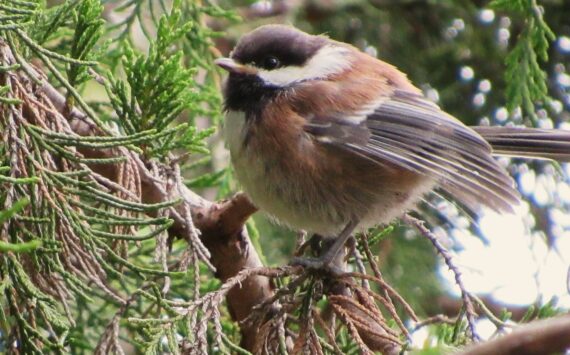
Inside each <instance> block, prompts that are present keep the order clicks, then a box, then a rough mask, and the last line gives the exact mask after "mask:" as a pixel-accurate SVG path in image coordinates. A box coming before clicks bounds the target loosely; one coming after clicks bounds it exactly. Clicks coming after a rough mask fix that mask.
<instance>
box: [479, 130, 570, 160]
mask: <svg viewBox="0 0 570 355" xmlns="http://www.w3.org/2000/svg"><path fill="white" fill-rule="evenodd" d="M471 128H473V129H474V130H475V131H476V132H477V133H479V134H480V135H481V136H483V138H485V140H487V142H489V144H491V146H492V147H493V154H496V155H506V156H511V157H522V158H534V159H552V160H557V161H560V162H570V131H565V130H561V129H540V128H516V127H499V126H491V127H482V126H479V127H471Z"/></svg>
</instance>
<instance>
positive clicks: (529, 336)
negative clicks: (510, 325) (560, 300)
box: [461, 314, 570, 355]
mask: <svg viewBox="0 0 570 355" xmlns="http://www.w3.org/2000/svg"><path fill="white" fill-rule="evenodd" d="M565 350H570V315H568V314H566V315H564V316H561V317H557V318H550V319H545V320H540V321H536V322H532V323H530V324H527V325H524V326H521V327H519V328H517V329H515V330H514V331H513V332H512V333H510V334H508V335H505V336H503V337H501V338H498V339H494V340H491V341H488V342H485V343H481V344H477V345H473V346H471V347H469V348H467V349H466V350H465V351H464V352H462V353H461V354H463V355H491V354H493V355H540V354H554V353H559V352H564V351H565Z"/></svg>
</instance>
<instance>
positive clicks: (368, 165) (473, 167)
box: [216, 25, 570, 264]
mask: <svg viewBox="0 0 570 355" xmlns="http://www.w3.org/2000/svg"><path fill="white" fill-rule="evenodd" d="M216 64H217V65H219V66H220V67H222V68H223V69H225V70H227V71H228V72H229V78H228V80H227V82H226V84H225V89H224V96H225V109H226V111H227V112H228V117H227V119H226V121H225V127H224V131H225V137H226V140H227V144H228V147H229V150H230V153H231V160H232V163H233V166H234V168H235V173H236V176H237V179H238V180H239V182H240V183H241V185H242V187H243V189H244V190H245V192H246V193H247V194H248V195H249V196H250V198H251V199H252V201H253V202H254V203H255V204H256V205H257V206H258V207H259V208H260V209H261V210H263V211H265V212H266V213H268V214H269V215H271V216H273V217H274V218H275V219H277V220H278V221H280V222H282V223H284V224H286V225H288V226H290V227H293V228H298V229H304V230H306V231H309V232H313V233H317V234H320V235H323V236H337V239H336V241H335V242H334V244H333V246H332V247H331V248H330V249H329V250H328V251H327V252H326V254H325V255H324V256H323V257H322V259H321V261H322V262H323V263H325V264H326V263H328V262H330V261H331V260H332V259H333V258H334V257H335V255H336V254H337V253H338V251H339V250H340V249H341V248H342V246H343V245H344V243H345V242H346V240H347V239H348V238H349V236H350V235H351V233H352V232H353V231H354V230H355V229H357V230H361V229H364V228H367V227H370V226H372V225H375V224H380V223H387V222H390V221H391V220H393V219H394V218H396V217H399V216H401V215H402V214H403V213H404V212H405V211H406V210H409V209H413V208H414V206H415V205H416V204H417V202H418V201H420V200H421V199H422V197H423V196H424V195H425V194H426V193H427V192H429V191H431V190H433V189H436V188H439V189H441V190H443V191H444V192H446V193H447V194H448V195H451V196H452V197H453V198H455V199H457V200H458V201H459V202H460V203H462V204H463V205H465V206H467V207H468V208H470V209H473V210H476V209H477V208H478V207H480V206H487V207H490V208H492V209H494V210H496V211H510V210H512V206H513V205H514V204H517V203H518V199H519V196H518V193H517V190H516V189H515V188H514V187H513V180H512V179H511V178H510V177H509V176H508V175H507V173H506V171H505V170H504V168H503V167H501V166H500V165H499V164H498V163H497V162H496V161H495V160H494V159H493V157H492V156H491V154H504V155H512V156H522V157H542V158H548V159H558V160H566V161H568V160H569V159H570V131H561V130H541V129H524V128H522V129H519V128H505V127H467V126H465V125H464V124H463V123H461V122H460V121H458V120H457V119H455V118H454V117H452V116H450V115H448V114H447V113H445V112H444V111H442V110H441V109H440V108H439V107H438V106H437V105H435V104H434V103H432V102H430V101H429V100H427V99H426V98H425V97H424V96H423V95H422V92H421V91H420V90H419V89H417V88H416V87H415V86H414V85H412V84H411V83H410V81H409V80H408V79H407V78H406V75H405V74H403V73H402V72H400V71H398V70H397V69H396V68H395V67H393V66H392V65H390V64H387V63H385V62H382V61H380V60H378V59H376V58H374V57H372V56H369V55H367V54H365V53H363V52H361V51H359V50H358V49H356V48H355V47H353V46H350V45H348V44H345V43H340V42H336V41H334V40H331V39H330V38H328V37H325V36H313V35H309V34H307V33H304V32H302V31H300V30H297V29H295V28H293V27H289V26H282V25H268V26H263V27H260V28H258V29H256V30H254V31H253V32H250V33H249V34H247V35H245V36H243V38H241V40H240V41H239V43H238V44H237V45H236V47H235V48H234V50H233V52H232V53H231V56H230V58H222V59H218V60H216Z"/></svg>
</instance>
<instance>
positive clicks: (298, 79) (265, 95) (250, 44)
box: [215, 25, 357, 111]
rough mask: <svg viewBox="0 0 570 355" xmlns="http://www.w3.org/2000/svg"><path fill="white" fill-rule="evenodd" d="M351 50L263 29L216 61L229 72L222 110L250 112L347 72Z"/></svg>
mask: <svg viewBox="0 0 570 355" xmlns="http://www.w3.org/2000/svg"><path fill="white" fill-rule="evenodd" d="M353 53H357V51H355V50H354V49H353V48H352V47H350V46H348V45H346V44H343V43H339V42H336V41H333V40H331V39H329V38H328V37H325V36H313V35H310V34H307V33H305V32H302V31H300V30H297V29H295V28H293V27H290V26H284V25H267V26H262V27H259V28H257V29H255V30H254V31H252V32H250V33H248V34H246V35H245V36H243V37H242V38H241V39H240V41H239V42H238V44H237V45H236V47H235V48H234V50H233V51H232V53H231V55H230V57H229V58H220V59H217V60H216V61H215V63H216V64H217V65H218V66H220V67H221V68H223V69H225V70H227V71H228V72H229V78H228V81H227V83H226V86H225V91H224V94H225V95H224V96H225V99H226V101H225V106H226V109H227V110H232V111H252V110H255V108H258V107H259V106H260V105H264V104H266V103H267V100H270V99H271V98H272V97H274V96H275V95H278V94H279V93H281V92H283V91H284V90H289V89H294V88H295V86H296V85H300V84H306V83H307V82H310V81H318V80H328V79H329V78H331V77H334V76H335V75H338V74H341V73H343V72H344V71H346V70H348V69H349V68H351V66H352V65H353V62H354V58H353V55H352V54H353Z"/></svg>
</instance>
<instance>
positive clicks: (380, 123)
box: [305, 90, 519, 211]
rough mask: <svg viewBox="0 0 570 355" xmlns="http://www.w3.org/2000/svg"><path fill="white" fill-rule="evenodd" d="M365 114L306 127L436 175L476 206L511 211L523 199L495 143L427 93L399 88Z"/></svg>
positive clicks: (327, 139)
mask: <svg viewBox="0 0 570 355" xmlns="http://www.w3.org/2000/svg"><path fill="white" fill-rule="evenodd" d="M363 115H365V117H361V118H362V119H358V117H357V116H355V115H344V116H343V114H342V113H331V114H330V115H326V117H322V116H316V117H312V118H311V119H310V120H309V121H308V123H307V125H306V126H305V131H306V132H307V133H309V134H311V135H312V136H314V138H315V139H316V140H318V141H320V142H322V143H323V144H332V145H335V146H337V147H340V148H342V149H345V150H347V151H350V152H352V153H354V154H356V155H358V156H362V157H366V158H368V159H372V160H374V161H375V162H377V163H378V164H380V165H392V166H393V165H396V166H399V167H402V168H405V169H408V170H410V171H414V172H416V173H418V174H423V175H427V176H431V177H433V178H435V179H437V180H438V181H439V184H440V187H441V188H442V189H443V190H445V191H446V192H448V193H449V194H451V195H452V196H454V197H455V198H457V199H458V200H459V201H460V202H461V203H463V204H465V205H466V206H467V207H469V208H471V209H474V210H475V209H477V208H478V207H480V206H481V205H486V206H488V207H491V208H493V209H494V210H497V211H510V210H512V206H513V204H517V203H518V200H519V199H518V193H517V191H516V190H515V189H514V188H513V181H512V179H511V177H510V176H508V175H507V173H506V171H505V170H504V168H503V167H501V166H500V165H499V164H498V163H497V162H496V161H495V160H494V159H493V157H492V156H491V147H490V146H489V144H488V143H487V142H486V141H485V140H484V139H483V138H482V137H481V136H480V135H479V134H477V133H476V132H475V131H473V130H472V129H470V128H469V127H467V126H465V125H464V124H463V123H461V122H460V121H458V120H457V119H455V118H454V117H452V116H450V115H448V114H446V113H445V112H443V111H442V110H441V109H440V108H439V107H438V106H437V105H435V104H433V103H432V102H430V101H428V100H427V99H425V98H424V97H423V96H421V95H419V94H416V93H411V92H408V91H404V90H396V91H395V92H394V93H393V95H392V96H391V97H389V98H386V99H385V100H381V101H380V103H379V104H378V106H377V107H376V108H375V109H374V110H373V111H372V110H371V112H369V113H366V114H363Z"/></svg>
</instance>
